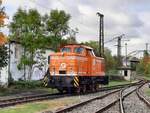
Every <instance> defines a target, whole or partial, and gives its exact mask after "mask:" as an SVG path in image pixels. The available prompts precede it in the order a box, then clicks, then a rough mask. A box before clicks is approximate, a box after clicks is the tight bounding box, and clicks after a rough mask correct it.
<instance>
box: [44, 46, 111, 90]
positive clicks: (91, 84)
mask: <svg viewBox="0 0 150 113" xmlns="http://www.w3.org/2000/svg"><path fill="white" fill-rule="evenodd" d="M46 80H47V83H46V85H47V86H48V87H51V88H57V89H58V90H59V91H64V90H65V91H68V89H69V91H77V92H80V91H83V92H85V91H86V90H94V89H97V87H98V86H99V85H100V84H108V77H107V76H105V64H104V58H100V57H96V56H95V54H94V52H93V49H92V48H91V47H88V46H85V45H78V44H73V45H67V46H64V47H63V48H61V49H60V52H57V53H53V54H51V55H50V56H49V70H48V74H47V79H46Z"/></svg>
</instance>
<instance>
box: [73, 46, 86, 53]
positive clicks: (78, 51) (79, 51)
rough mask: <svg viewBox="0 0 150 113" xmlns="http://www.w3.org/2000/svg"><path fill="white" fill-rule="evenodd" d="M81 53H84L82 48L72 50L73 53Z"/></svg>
mask: <svg viewBox="0 0 150 113" xmlns="http://www.w3.org/2000/svg"><path fill="white" fill-rule="evenodd" d="M83 51H84V48H82V47H77V48H75V49H74V52H75V53H78V54H81V53H83Z"/></svg>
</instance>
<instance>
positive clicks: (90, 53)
mask: <svg viewBox="0 0 150 113" xmlns="http://www.w3.org/2000/svg"><path fill="white" fill-rule="evenodd" d="M87 52H88V55H89V56H95V54H94V52H93V50H88V51H87Z"/></svg>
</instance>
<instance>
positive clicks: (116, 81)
mask: <svg viewBox="0 0 150 113" xmlns="http://www.w3.org/2000/svg"><path fill="white" fill-rule="evenodd" d="M128 83H130V81H125V80H120V81H119V80H115V81H113V80H111V81H110V82H109V85H108V86H115V85H122V84H128Z"/></svg>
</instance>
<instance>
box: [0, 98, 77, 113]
mask: <svg viewBox="0 0 150 113" xmlns="http://www.w3.org/2000/svg"><path fill="white" fill-rule="evenodd" d="M77 102H80V99H79V98H77V97H75V98H71V97H68V98H67V97H66V98H60V99H53V100H47V101H41V102H35V103H27V104H22V105H16V106H14V107H9V108H3V109H0V113H41V112H44V111H55V110H56V109H61V108H64V107H65V106H68V105H70V104H74V103H77Z"/></svg>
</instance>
